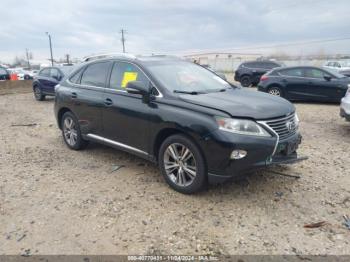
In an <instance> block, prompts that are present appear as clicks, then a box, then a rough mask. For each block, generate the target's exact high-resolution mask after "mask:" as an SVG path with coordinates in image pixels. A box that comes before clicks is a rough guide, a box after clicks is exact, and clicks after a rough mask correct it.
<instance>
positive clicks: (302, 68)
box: [277, 67, 335, 80]
mask: <svg viewBox="0 0 350 262" xmlns="http://www.w3.org/2000/svg"><path fill="white" fill-rule="evenodd" d="M305 69H317V70H320V71H322V72H325V73H327V74H329V75H330V76H332V77H335V76H334V75H332V74H330V73H328V72H326V71H324V70H322V69H321V68H306V67H301V70H303V71H304V70H305ZM283 70H285V69H283ZM277 74H278V75H280V76H282V77H293V78H303V79H305V78H306V79H317V80H320V79H323V78H315V77H307V76H287V75H284V74H282V73H281V71H279V72H277ZM303 75H305V72H303Z"/></svg>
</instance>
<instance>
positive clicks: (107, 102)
mask: <svg viewBox="0 0 350 262" xmlns="http://www.w3.org/2000/svg"><path fill="white" fill-rule="evenodd" d="M104 103H105V105H106V106H111V105H112V104H113V101H112V99H110V98H106V100H105V102H104Z"/></svg>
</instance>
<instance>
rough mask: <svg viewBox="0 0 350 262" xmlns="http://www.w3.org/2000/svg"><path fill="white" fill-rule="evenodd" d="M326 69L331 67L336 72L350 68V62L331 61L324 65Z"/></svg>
mask: <svg viewBox="0 0 350 262" xmlns="http://www.w3.org/2000/svg"><path fill="white" fill-rule="evenodd" d="M323 67H324V68H326V69H331V70H334V71H336V72H339V71H344V70H350V62H348V61H329V62H327V63H326V64H325V65H324V66H323Z"/></svg>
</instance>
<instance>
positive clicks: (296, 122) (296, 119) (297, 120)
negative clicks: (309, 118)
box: [294, 113, 300, 128]
mask: <svg viewBox="0 0 350 262" xmlns="http://www.w3.org/2000/svg"><path fill="white" fill-rule="evenodd" d="M299 122H300V121H299V117H298V115H297V113H295V115H294V123H295V127H296V128H298V127H299Z"/></svg>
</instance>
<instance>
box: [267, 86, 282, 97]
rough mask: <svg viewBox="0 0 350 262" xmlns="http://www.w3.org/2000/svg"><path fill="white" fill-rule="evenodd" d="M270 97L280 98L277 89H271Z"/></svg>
mask: <svg viewBox="0 0 350 262" xmlns="http://www.w3.org/2000/svg"><path fill="white" fill-rule="evenodd" d="M269 94H270V95H274V96H281V92H280V91H279V90H278V89H275V88H272V89H270V90H269Z"/></svg>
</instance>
